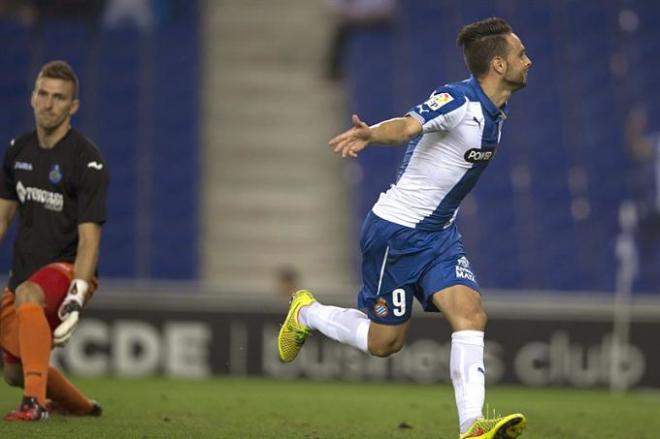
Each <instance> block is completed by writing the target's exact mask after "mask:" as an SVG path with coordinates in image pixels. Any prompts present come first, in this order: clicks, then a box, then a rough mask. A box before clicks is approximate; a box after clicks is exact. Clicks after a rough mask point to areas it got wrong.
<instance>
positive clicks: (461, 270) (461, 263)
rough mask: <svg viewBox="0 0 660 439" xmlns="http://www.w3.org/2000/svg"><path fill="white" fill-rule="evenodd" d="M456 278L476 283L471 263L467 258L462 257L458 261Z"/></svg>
mask: <svg viewBox="0 0 660 439" xmlns="http://www.w3.org/2000/svg"><path fill="white" fill-rule="evenodd" d="M456 277H457V278H459V279H467V280H470V281H472V282H476V280H475V278H474V274H473V273H472V270H470V261H468V258H466V257H465V256H461V257H460V258H458V260H457V261H456Z"/></svg>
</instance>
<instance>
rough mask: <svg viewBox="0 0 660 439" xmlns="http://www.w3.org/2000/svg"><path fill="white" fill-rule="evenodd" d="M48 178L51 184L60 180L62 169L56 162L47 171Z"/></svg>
mask: <svg viewBox="0 0 660 439" xmlns="http://www.w3.org/2000/svg"><path fill="white" fill-rule="evenodd" d="M48 180H50V182H51V183H53V184H57V183H59V182H60V181H62V170H61V169H60V165H58V164H57V163H56V164H54V165H53V166H51V168H50V171H49V172H48Z"/></svg>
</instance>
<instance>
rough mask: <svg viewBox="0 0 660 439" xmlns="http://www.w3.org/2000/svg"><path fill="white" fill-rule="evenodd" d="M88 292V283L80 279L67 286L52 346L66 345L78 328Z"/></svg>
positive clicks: (59, 310)
mask: <svg viewBox="0 0 660 439" xmlns="http://www.w3.org/2000/svg"><path fill="white" fill-rule="evenodd" d="M87 291H89V283H88V282H87V281H85V280H82V279H74V280H72V281H71V285H69V291H67V293H66V297H65V298H64V300H63V301H62V304H61V305H60V307H59V309H58V310H57V316H58V317H59V318H60V320H61V323H60V324H59V326H58V327H57V328H55V332H53V344H54V345H55V346H64V345H66V344H67V343H68V341H69V339H70V338H71V335H72V334H73V330H74V329H76V326H78V320H79V319H80V311H82V308H83V304H84V303H85V297H86V296H87Z"/></svg>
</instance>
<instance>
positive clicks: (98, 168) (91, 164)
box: [87, 162, 103, 171]
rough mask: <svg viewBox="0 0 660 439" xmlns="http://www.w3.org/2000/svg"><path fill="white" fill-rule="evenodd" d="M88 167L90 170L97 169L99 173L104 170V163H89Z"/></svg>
mask: <svg viewBox="0 0 660 439" xmlns="http://www.w3.org/2000/svg"><path fill="white" fill-rule="evenodd" d="M87 167H88V168H94V169H96V170H97V171H100V170H101V169H103V163H99V162H89V163H87Z"/></svg>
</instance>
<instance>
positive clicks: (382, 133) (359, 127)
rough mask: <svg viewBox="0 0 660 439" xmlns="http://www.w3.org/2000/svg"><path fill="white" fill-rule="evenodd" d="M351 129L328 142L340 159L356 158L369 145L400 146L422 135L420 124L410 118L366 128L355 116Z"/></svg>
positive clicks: (388, 121)
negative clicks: (339, 155)
mask: <svg viewBox="0 0 660 439" xmlns="http://www.w3.org/2000/svg"><path fill="white" fill-rule="evenodd" d="M352 122H353V127H352V128H351V129H349V130H347V131H344V132H343V133H341V134H339V135H338V136H336V137H334V138H333V139H331V140H330V142H328V144H329V145H330V146H331V147H333V149H334V151H335V152H336V153H338V154H341V156H342V157H347V156H348V157H357V154H358V153H359V152H360V151H362V150H363V149H364V148H366V146H367V145H369V144H370V143H383V144H401V143H404V142H407V141H408V140H410V139H412V138H413V137H416V136H418V135H420V134H421V133H422V124H421V123H420V122H419V121H417V120H416V119H414V118H412V117H396V118H394V119H389V120H386V121H383V122H380V123H377V124H376V125H372V126H368V125H367V124H366V123H364V122H363V121H361V120H360V117H359V116H358V115H357V114H354V115H353V118H352Z"/></svg>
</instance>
